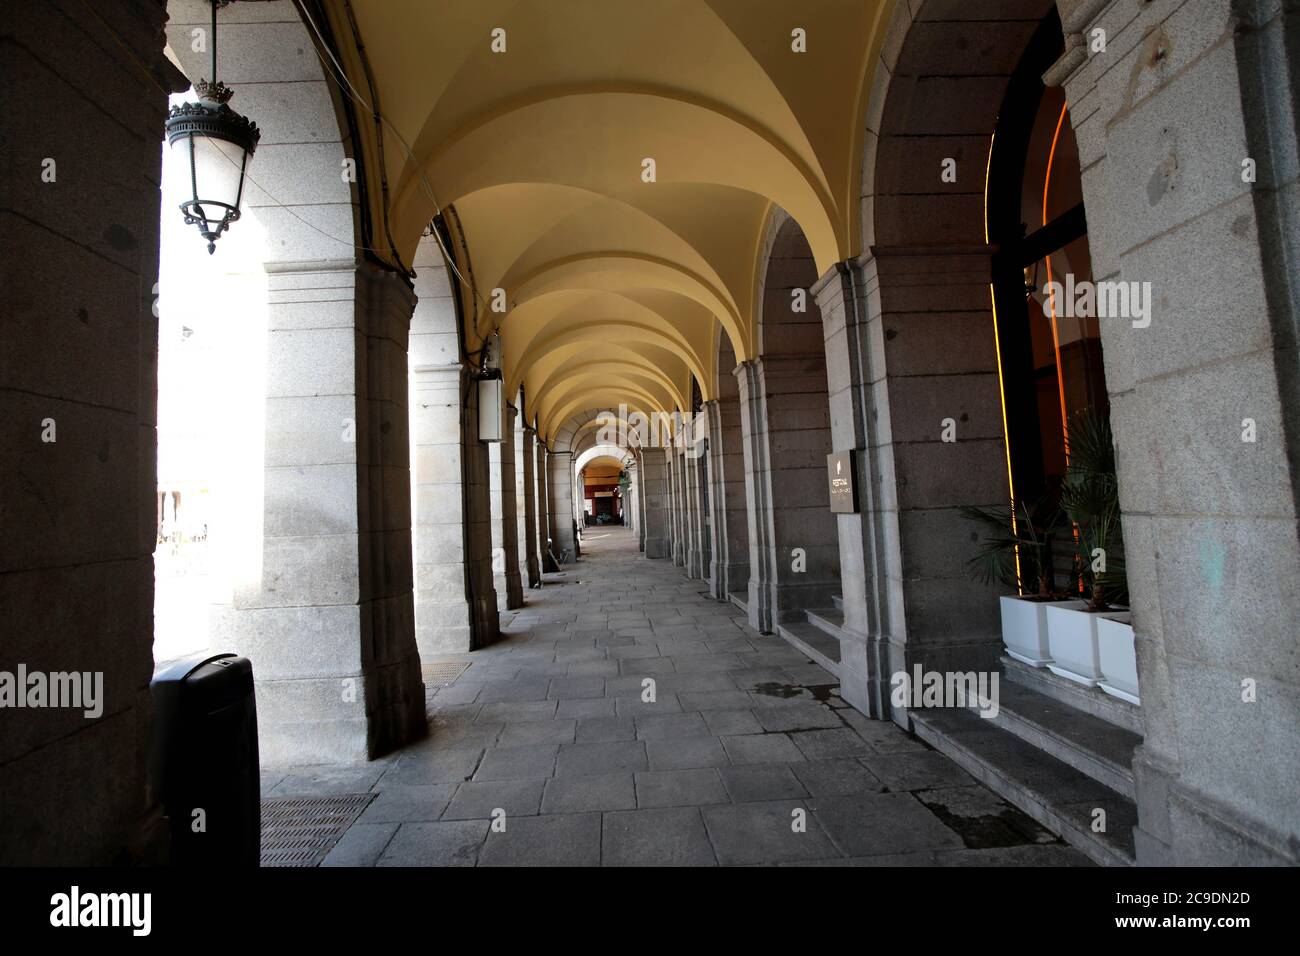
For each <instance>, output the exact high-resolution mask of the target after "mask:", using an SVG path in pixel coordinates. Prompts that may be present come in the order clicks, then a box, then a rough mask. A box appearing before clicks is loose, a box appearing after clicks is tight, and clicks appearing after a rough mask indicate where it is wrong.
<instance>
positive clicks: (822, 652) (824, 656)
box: [776, 621, 840, 677]
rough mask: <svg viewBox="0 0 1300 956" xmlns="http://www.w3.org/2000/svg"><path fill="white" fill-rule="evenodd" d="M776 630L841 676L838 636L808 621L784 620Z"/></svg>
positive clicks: (816, 660)
mask: <svg viewBox="0 0 1300 956" xmlns="http://www.w3.org/2000/svg"><path fill="white" fill-rule="evenodd" d="M776 630H777V633H778V634H780V635H781V636H782V637H783V638H785V639H786V640H787V641H789V642H790V643H791V644H793V645H794V646H795V647H797V648H799V650H801V651H803V652H804V653H805V654H807V655H808V656H809V657H810V658H812V659H813V661H815V662H816V663H818V664H820V665H821V666H822V667H824V668H825V669H826V670H828V671H830V672H831V673H832V674H834V675H835V676H836V677H839V676H840V642H839V641H838V640H837V639H836V638H833V637H831V636H830V635H829V634H827V633H826V632H825V631H823V630H822V629H821V628H819V627H817V626H815V625H813V624H809V623H808V622H807V621H782V622H781V623H779V624H777V626H776Z"/></svg>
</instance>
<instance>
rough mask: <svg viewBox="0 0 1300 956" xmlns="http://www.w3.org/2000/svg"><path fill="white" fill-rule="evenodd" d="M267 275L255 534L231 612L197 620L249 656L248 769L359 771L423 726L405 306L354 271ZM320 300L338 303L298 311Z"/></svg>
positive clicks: (407, 293) (283, 269)
mask: <svg viewBox="0 0 1300 956" xmlns="http://www.w3.org/2000/svg"><path fill="white" fill-rule="evenodd" d="M267 271H268V272H269V273H270V276H269V281H270V294H271V305H270V309H269V324H270V331H269V334H268V346H267V401H266V439H265V470H264V475H263V517H262V529H261V531H262V534H261V539H260V541H258V540H256V539H251V540H249V542H248V543H249V544H250V545H252V547H253V549H254V550H253V551H251V552H250V553H249V555H248V560H247V563H244V564H243V566H242V567H239V568H236V572H237V573H239V572H244V573H245V574H246V575H247V576H246V577H245V578H244V580H242V581H237V582H236V585H235V589H234V593H233V600H232V602H231V604H230V605H229V606H218V607H215V608H214V609H213V611H214V613H213V646H214V647H220V648H222V649H223V650H224V649H230V650H233V651H235V652H236V653H239V654H241V655H244V656H247V657H249V658H251V659H252V660H253V661H254V664H255V670H254V674H255V676H256V679H257V704H258V731H259V733H258V736H259V747H260V750H261V754H262V759H263V760H265V761H266V762H267V763H272V764H273V763H290V762H294V763H329V762H352V761H359V760H364V759H366V758H368V757H374V756H377V755H379V754H381V753H383V752H385V751H387V750H390V749H392V748H394V747H396V746H400V745H401V744H403V743H405V742H407V741H409V740H411V739H414V738H415V737H417V736H419V735H421V734H422V733H423V732H424V727H425V718H424V686H423V683H422V682H421V678H420V659H419V654H418V651H417V649H416V640H415V621H414V602H413V597H412V562H411V510H410V509H411V490H410V484H409V480H410V479H409V474H410V470H409V469H410V441H409V437H408V436H409V431H408V420H409V415H410V412H409V410H408V408H407V397H408V389H407V336H408V330H409V325H410V322H411V315H412V311H413V308H414V305H415V296H414V294H413V293H412V291H411V289H410V288H409V287H408V286H407V285H406V283H405V282H404V281H403V279H402V278H401V277H400V276H398V275H397V274H396V273H388V272H381V271H379V270H377V269H375V268H374V267H371V266H368V265H367V266H362V267H360V268H357V267H355V266H352V265H350V264H349V265H348V266H347V267H342V265H341V264H338V265H333V266H331V265H329V264H315V265H313V264H310V263H294V264H292V265H290V264H271V265H268V267H267ZM331 297H332V298H334V299H335V301H342V302H348V303H350V304H351V308H350V309H349V308H343V309H319V308H318V309H314V310H310V311H307V312H304V311H303V310H302V309H301V308H300V306H301V304H302V303H307V302H311V303H319V302H321V301H322V300H325V299H328V298H331ZM305 317H307V318H305Z"/></svg>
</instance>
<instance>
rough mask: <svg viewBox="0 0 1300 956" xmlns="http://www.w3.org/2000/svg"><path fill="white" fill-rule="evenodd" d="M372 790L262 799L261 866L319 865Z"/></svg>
mask: <svg viewBox="0 0 1300 956" xmlns="http://www.w3.org/2000/svg"><path fill="white" fill-rule="evenodd" d="M374 798H375V795H374V794H373V793H340V794H334V795H332V796H328V797H275V798H271V799H267V800H263V801H262V866H319V865H320V862H321V860H323V859H325V855H326V854H327V853H329V851H330V850H332V849H334V845H335V844H336V843H338V842H339V840H340V839H341V838H342V836H343V834H344V832H345V831H346V830H347V828H348V827H350V826H351V825H352V822H353V821H354V820H356V818H357V817H359V816H360V815H361V811H362V810H364V809H365V808H366V807H367V806H368V805H369V803H370V801H371V800H373V799H374Z"/></svg>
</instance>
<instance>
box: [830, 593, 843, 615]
mask: <svg viewBox="0 0 1300 956" xmlns="http://www.w3.org/2000/svg"><path fill="white" fill-rule="evenodd" d="M831 603H832V604H834V605H835V610H837V611H843V610H844V598H843V597H842V596H841V595H839V594H832V595H831Z"/></svg>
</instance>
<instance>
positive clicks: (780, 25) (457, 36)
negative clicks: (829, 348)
mask: <svg viewBox="0 0 1300 956" xmlns="http://www.w3.org/2000/svg"><path fill="white" fill-rule="evenodd" d="M895 2H896V0H799V2H797V3H794V2H789V0H648V2H647V0H474V2H467V0H326V6H327V9H328V11H329V15H330V21H331V24H330V25H331V28H332V30H333V33H334V36H335V39H336V42H337V43H338V45H339V47H340V55H341V59H342V62H343V65H344V67H345V69H346V70H347V72H348V74H349V76H350V78H351V79H352V80H353V82H354V84H356V85H357V87H358V89H363V90H364V89H369V90H373V92H374V94H375V95H376V96H377V98H378V101H379V105H380V109H381V111H382V112H383V115H384V117H385V119H386V121H387V123H388V124H391V127H389V126H385V132H384V141H383V173H384V174H385V177H386V180H387V186H388V189H387V194H388V201H387V209H386V210H384V209H378V210H371V213H372V215H373V216H377V217H378V216H382V215H383V214H384V213H385V212H386V213H387V219H388V221H389V223H390V225H391V232H392V235H393V237H394V243H395V245H396V248H397V252H398V254H399V255H400V256H401V258H402V260H403V261H405V262H408V263H409V262H410V261H411V260H412V256H413V253H414V251H415V249H416V246H417V244H418V242H419V239H420V237H421V234H422V233H423V231H424V229H425V227H426V226H427V224H428V222H429V220H430V219H431V218H432V217H433V216H434V215H435V214H436V213H437V212H438V211H439V210H440V209H446V208H448V207H454V208H455V210H456V214H457V218H458V220H459V222H460V224H461V228H462V231H463V238H464V241H465V245H466V247H467V248H468V252H469V260H470V266H471V267H472V269H473V275H474V280H475V285H476V287H477V289H478V291H479V294H480V300H479V301H478V302H471V303H470V305H471V306H472V312H473V314H472V315H468V316H467V321H466V340H467V342H468V343H469V347H470V348H471V349H474V348H476V347H477V346H478V343H479V342H480V341H481V340H482V338H483V337H484V336H485V335H487V334H488V333H490V332H491V331H493V330H494V329H497V330H499V331H500V332H501V337H502V347H503V354H502V365H503V368H504V372H505V375H506V379H507V394H514V393H515V391H516V390H517V389H518V388H519V387H520V386H522V387H523V389H524V392H525V395H526V401H527V409H526V411H527V414H528V416H529V418H533V417H534V416H536V418H537V421H538V424H539V427H540V428H541V430H542V434H543V437H549V436H550V435H551V434H552V432H551V430H552V429H554V428H555V427H557V425H558V424H559V423H561V422H563V421H564V420H566V419H567V418H570V417H572V416H573V415H574V414H575V413H578V412H581V411H583V410H585V409H590V408H596V407H603V406H612V407H618V406H619V405H620V404H623V405H627V406H628V407H629V408H630V409H643V410H644V411H645V412H647V413H649V412H655V411H668V412H671V411H673V410H675V409H681V410H687V409H689V408H690V402H691V393H692V378H694V379H695V380H697V381H698V382H699V386H700V390H701V392H702V394H703V396H704V398H705V399H708V398H710V397H712V395H713V393H714V385H715V383H714V374H715V371H714V362H713V361H711V360H710V357H711V356H714V355H716V351H717V343H718V341H719V337H720V336H723V335H725V336H727V338H728V340H729V342H730V344H731V346H732V349H733V350H734V352H735V356H736V359H737V361H744V360H745V359H748V358H752V357H754V355H755V351H756V347H757V343H756V336H755V332H754V324H755V323H754V313H755V310H756V308H757V306H758V304H757V303H756V302H755V287H756V278H757V277H759V276H761V271H760V270H761V269H762V266H763V264H762V263H761V262H759V261H758V259H759V257H760V254H761V249H762V241H763V233H764V228H765V224H766V223H767V221H768V218H769V216H770V215H771V213H772V211H773V209H774V207H780V208H781V209H783V210H785V211H786V212H788V213H789V214H790V215H791V216H793V217H794V218H795V219H796V220H798V222H799V224H800V226H801V227H802V229H803V232H804V234H805V235H806V236H807V238H808V242H809V245H810V246H811V248H812V251H813V255H814V257H815V258H816V260H817V266H818V270H819V272H825V271H826V270H827V269H829V268H830V267H831V266H832V264H833V263H834V262H835V261H837V260H839V259H843V258H846V257H848V256H851V255H855V254H857V253H858V252H859V251H860V250H859V248H858V242H859V237H858V236H857V223H858V219H859V217H858V212H857V207H858V201H859V198H858V197H859V191H860V177H861V171H860V166H861V148H862V144H861V138H862V122H863V111H864V107H865V95H866V90H867V83H868V82H869V81H870V79H871V77H870V76H869V75H868V72H869V70H868V66H869V65H870V64H874V63H875V62H876V58H877V55H878V53H879V49H878V48H879V44H880V42H881V38H882V37H883V35H884V32H885V26H886V24H887V23H888V18H889V16H890V15H891V14H892V11H893V7H894V5H895ZM796 28H800V29H802V30H803V31H805V34H806V37H807V40H806V43H807V52H806V53H797V52H795V51H794V50H792V48H791V41H792V31H794V30H795V29H796ZM498 29H500V30H504V31H505V51H504V52H494V51H493V31H494V30H498ZM362 48H364V51H365V57H366V60H367V62H368V67H369V75H367V71H366V69H365V66H364V65H363V64H362V60H361V56H360V53H359V50H361V49H362ZM872 72H874V68H873V69H872ZM370 125H371V124H368V123H362V124H361V135H362V139H363V141H364V142H363V144H362V145H363V148H364V150H365V155H366V157H367V169H368V173H369V175H370V176H371V178H372V180H373V179H374V178H375V176H376V175H377V172H376V171H377V169H378V166H379V159H378V155H379V152H378V149H377V144H378V141H377V139H376V137H375V134H374V131H373V129H372V128H370ZM398 134H400V140H404V141H405V143H407V144H409V145H410V152H409V153H408V152H407V150H406V148H405V147H404V146H403V145H402V143H401V142H400V141H399V139H398ZM647 158H650V159H653V160H654V162H655V181H654V182H645V181H643V175H642V174H643V160H645V159H647ZM370 192H371V194H372V195H375V196H378V195H380V194H381V193H380V190H378V189H372V190H371V191H370ZM378 201H379V200H376V202H378ZM495 288H501V289H503V290H505V296H506V300H507V302H508V310H507V311H506V313H505V314H504V315H502V314H500V313H498V312H494V311H492V310H491V309H490V308H489V303H490V298H489V297H490V294H491V290H493V289H495ZM466 299H467V301H468V300H469V297H468V296H467V297H466Z"/></svg>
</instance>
